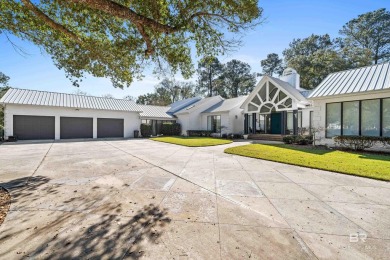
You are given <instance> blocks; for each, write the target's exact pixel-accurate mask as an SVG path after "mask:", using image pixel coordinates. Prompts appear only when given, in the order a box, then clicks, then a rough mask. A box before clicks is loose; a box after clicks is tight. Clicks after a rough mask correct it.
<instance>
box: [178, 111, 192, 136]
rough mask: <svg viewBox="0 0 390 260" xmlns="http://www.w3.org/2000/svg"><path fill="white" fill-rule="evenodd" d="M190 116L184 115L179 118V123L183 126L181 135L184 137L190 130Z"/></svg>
mask: <svg viewBox="0 0 390 260" xmlns="http://www.w3.org/2000/svg"><path fill="white" fill-rule="evenodd" d="M188 118H189V116H188V114H182V115H178V116H177V120H176V121H177V122H178V123H179V124H180V126H181V134H182V135H187V130H189V129H190V125H189V121H188Z"/></svg>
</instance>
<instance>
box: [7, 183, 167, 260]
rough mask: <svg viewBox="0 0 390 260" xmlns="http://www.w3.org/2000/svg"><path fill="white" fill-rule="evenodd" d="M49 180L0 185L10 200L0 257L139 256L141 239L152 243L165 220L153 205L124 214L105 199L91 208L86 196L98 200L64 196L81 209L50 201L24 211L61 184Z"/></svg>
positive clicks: (53, 193)
mask: <svg viewBox="0 0 390 260" xmlns="http://www.w3.org/2000/svg"><path fill="white" fill-rule="evenodd" d="M49 181H50V178H47V177H43V176H35V177H28V178H20V179H15V180H12V181H9V182H7V183H0V186H3V187H5V188H7V189H8V190H9V191H10V193H11V196H12V203H14V204H15V207H14V208H15V210H13V211H11V212H10V214H9V219H6V221H5V222H4V223H3V226H2V227H1V229H0V258H8V259H11V258H23V257H32V258H44V259H102V258H103V259H123V258H129V259H138V258H140V257H142V256H143V255H144V254H145V250H147V248H146V246H145V245H146V244H147V243H152V244H154V243H158V239H159V238H160V236H161V235H162V233H163V232H164V230H165V228H166V226H167V225H168V224H169V223H170V222H171V219H170V218H168V217H167V215H168V212H167V211H166V210H165V209H161V208H160V207H159V206H158V205H155V204H149V205H145V206H144V207H143V208H141V209H139V210H138V211H137V212H135V213H133V216H125V215H122V210H121V205H120V204H118V203H114V202H111V201H110V200H108V201H105V203H104V204H101V205H99V207H98V208H93V209H92V210H91V209H90V208H89V207H91V206H90V205H93V204H91V200H94V199H98V198H95V197H85V196H76V197H72V198H68V201H71V203H73V205H77V206H78V207H80V206H81V208H83V210H72V209H69V210H63V209H59V208H55V207H54V206H53V205H56V204H51V207H49V208H47V209H46V208H31V207H30V208H28V209H26V208H25V207H27V206H28V205H29V204H31V203H34V201H36V200H40V199H42V198H40V197H41V196H42V195H44V194H46V195H47V196H50V199H53V198H55V197H56V196H58V195H57V193H58V192H60V190H59V189H61V191H62V190H64V188H65V189H66V188H67V187H66V186H65V187H64V185H58V184H56V185H49V184H48V182H49ZM61 186H62V187H61ZM69 189H70V190H71V191H72V192H73V189H72V187H69ZM37 190H39V192H37ZM87 193H88V190H87V191H86V193H84V194H87ZM61 203H66V201H64V202H61ZM18 206H20V208H18ZM83 206H85V207H83Z"/></svg>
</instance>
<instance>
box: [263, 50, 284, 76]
mask: <svg viewBox="0 0 390 260" xmlns="http://www.w3.org/2000/svg"><path fill="white" fill-rule="evenodd" d="M260 65H261V67H262V68H263V73H262V74H263V75H268V76H273V75H274V74H277V75H279V76H280V75H282V73H283V70H284V69H285V67H284V66H283V59H281V58H279V55H278V54H277V53H270V54H268V55H267V58H266V59H264V60H261V61H260Z"/></svg>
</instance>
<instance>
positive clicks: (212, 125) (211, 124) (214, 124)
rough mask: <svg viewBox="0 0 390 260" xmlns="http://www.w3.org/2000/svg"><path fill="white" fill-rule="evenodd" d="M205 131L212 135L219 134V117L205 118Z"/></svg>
mask: <svg viewBox="0 0 390 260" xmlns="http://www.w3.org/2000/svg"><path fill="white" fill-rule="evenodd" d="M207 130H210V131H212V132H213V133H220V132H221V116H208V117H207Z"/></svg>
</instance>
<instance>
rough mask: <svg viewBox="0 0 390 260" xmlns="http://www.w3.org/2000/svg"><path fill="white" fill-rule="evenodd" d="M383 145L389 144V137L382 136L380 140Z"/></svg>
mask: <svg viewBox="0 0 390 260" xmlns="http://www.w3.org/2000/svg"><path fill="white" fill-rule="evenodd" d="M380 141H381V142H382V144H383V145H390V137H385V136H384V137H382V138H381V140H380Z"/></svg>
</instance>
